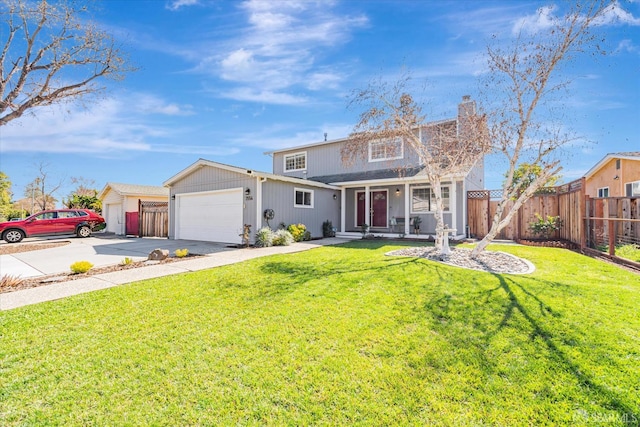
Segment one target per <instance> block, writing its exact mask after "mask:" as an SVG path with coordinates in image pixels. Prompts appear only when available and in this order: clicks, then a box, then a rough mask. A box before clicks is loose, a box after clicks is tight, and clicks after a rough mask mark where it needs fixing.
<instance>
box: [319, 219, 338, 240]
mask: <svg viewBox="0 0 640 427" xmlns="http://www.w3.org/2000/svg"><path fill="white" fill-rule="evenodd" d="M335 236H336V232H335V231H333V224H332V223H331V221H329V220H326V221H325V222H323V223H322V237H335Z"/></svg>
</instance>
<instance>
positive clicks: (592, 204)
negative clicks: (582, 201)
mask: <svg viewBox="0 0 640 427" xmlns="http://www.w3.org/2000/svg"><path fill="white" fill-rule="evenodd" d="M585 222H586V226H585V234H586V236H585V239H586V246H587V247H590V248H595V249H598V250H601V251H605V252H608V253H609V255H614V254H615V246H616V245H628V244H633V245H638V246H640V198H637V197H636V198H630V197H609V198H594V199H591V198H588V197H587V198H586V218H585Z"/></svg>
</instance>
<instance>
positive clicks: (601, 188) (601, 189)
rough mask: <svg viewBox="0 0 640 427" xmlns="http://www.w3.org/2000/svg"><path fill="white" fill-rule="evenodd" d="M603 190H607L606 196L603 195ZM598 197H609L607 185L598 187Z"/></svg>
mask: <svg viewBox="0 0 640 427" xmlns="http://www.w3.org/2000/svg"><path fill="white" fill-rule="evenodd" d="M605 190H606V191H607V195H606V196H604V195H603V194H604V192H605ZM598 197H602V198H605V197H609V187H600V188H598Z"/></svg>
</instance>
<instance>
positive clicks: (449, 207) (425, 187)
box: [409, 185, 451, 215]
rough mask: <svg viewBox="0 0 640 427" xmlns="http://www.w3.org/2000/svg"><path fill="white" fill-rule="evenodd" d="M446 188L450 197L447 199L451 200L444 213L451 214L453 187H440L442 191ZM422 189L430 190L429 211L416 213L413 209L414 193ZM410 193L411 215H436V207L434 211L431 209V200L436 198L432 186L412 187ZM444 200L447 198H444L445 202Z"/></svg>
mask: <svg viewBox="0 0 640 427" xmlns="http://www.w3.org/2000/svg"><path fill="white" fill-rule="evenodd" d="M445 188H446V189H447V190H448V191H449V197H447V199H448V200H449V206H448V207H446V208H445V209H444V212H451V186H450V185H442V186H441V187H440V189H441V191H442V190H443V189H445ZM422 189H428V190H429V210H427V211H415V210H414V209H413V206H414V205H413V191H414V190H422ZM409 193H410V194H409V197H410V200H409V206H410V209H409V212H410V213H411V214H415V215H425V214H435V213H436V211H435V207H434V209H431V199H432V198H434V197H433V190H432V189H431V186H430V185H419V186H415V187H411V191H410V192H409ZM444 199H445V198H444V197H443V200H444ZM434 200H435V198H434Z"/></svg>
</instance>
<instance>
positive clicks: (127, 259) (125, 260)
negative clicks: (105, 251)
mask: <svg viewBox="0 0 640 427" xmlns="http://www.w3.org/2000/svg"><path fill="white" fill-rule="evenodd" d="M120 264H122V265H129V264H133V258H129V257H125V259H123V260H122V262H121V263H120Z"/></svg>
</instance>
